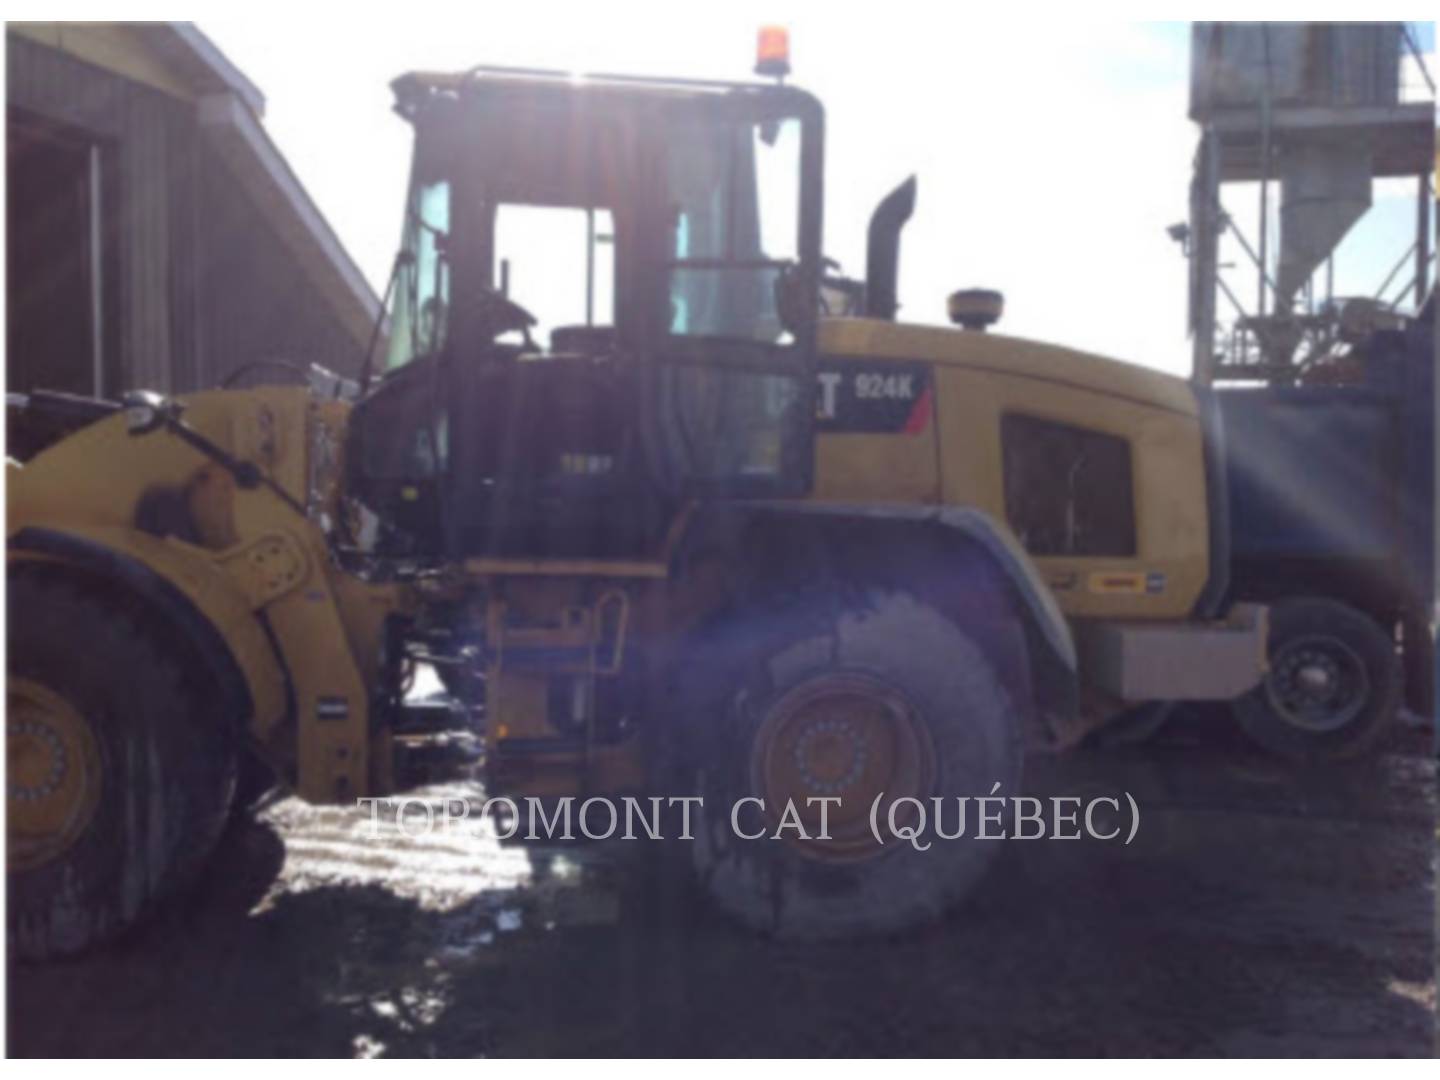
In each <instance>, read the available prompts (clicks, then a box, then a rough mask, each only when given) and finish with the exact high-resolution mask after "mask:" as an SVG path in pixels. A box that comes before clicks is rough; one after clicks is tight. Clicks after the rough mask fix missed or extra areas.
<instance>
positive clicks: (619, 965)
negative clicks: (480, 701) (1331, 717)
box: [8, 724, 1436, 1056]
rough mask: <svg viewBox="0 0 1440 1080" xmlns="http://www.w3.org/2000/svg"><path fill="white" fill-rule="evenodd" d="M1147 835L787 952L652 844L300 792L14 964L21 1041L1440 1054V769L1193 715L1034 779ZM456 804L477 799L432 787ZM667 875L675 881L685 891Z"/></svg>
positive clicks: (402, 1051) (202, 1050)
mask: <svg viewBox="0 0 1440 1080" xmlns="http://www.w3.org/2000/svg"><path fill="white" fill-rule="evenodd" d="M1028 786H1029V787H1030V789H1031V790H1033V791H1035V792H1036V793H1043V794H1047V795H1048V794H1079V795H1098V794H1114V793H1115V792H1116V791H1129V792H1131V793H1132V794H1133V795H1134V796H1135V798H1136V800H1137V802H1138V803H1139V805H1140V807H1141V826H1140V830H1139V834H1138V835H1137V837H1136V839H1135V841H1134V843H1133V844H1132V845H1131V846H1130V847H1128V848H1127V847H1122V846H1120V845H1118V844H1113V843H1111V844H1102V843H1096V842H1081V843H1075V842H1057V841H1043V842H1039V841H1036V842H1012V843H1009V844H1007V845H1006V847H1005V851H1004V854H1003V855H1002V857H1001V860H1000V863H999V865H998V866H997V868H996V870H995V871H994V872H993V873H992V874H991V875H990V876H989V877H988V878H987V879H986V880H985V882H984V883H983V884H982V886H981V887H980V888H979V889H978V890H977V892H976V893H975V895H974V896H973V897H972V899H971V900H970V901H969V902H968V903H967V904H965V905H964V906H963V907H962V908H961V909H959V910H957V911H956V912H954V913H953V915H952V916H951V917H950V918H949V919H948V920H947V921H946V922H945V923H943V924H941V925H937V926H932V927H929V928H926V929H924V930H921V931H918V932H914V933H912V934H909V935H906V936H904V937H902V938H899V939H895V940H891V941H878V942H861V943H850V944H842V945H833V946H824V947H817V946H813V945H806V946H799V945H782V944H776V943H773V942H769V941H765V940H761V939H758V938H755V937H753V936H750V935H748V934H746V933H745V932H743V931H741V930H738V929H736V928H734V927H732V926H730V925H729V924H727V923H726V922H724V921H723V920H722V919H720V918H718V917H717V916H715V915H713V914H712V913H711V912H710V911H708V910H707V909H706V908H705V907H704V905H703V904H701V903H700V902H698V900H697V899H696V898H695V897H693V896H691V895H689V894H688V892H687V891H686V890H685V889H684V888H683V887H681V886H679V885H678V884H676V882H677V880H678V879H675V878H672V877H668V876H661V877H659V878H656V877H654V876H647V875H645V874H642V873H639V872H638V871H637V867H636V864H637V858H636V855H635V848H636V846H637V845H634V844H631V845H624V844H611V845H609V846H601V845H590V846H588V847H580V846H573V845H557V846H549V847H542V848H536V847H530V848H526V847H511V846H509V845H502V844H500V843H498V842H497V840H496V839H495V836H494V833H493V829H492V827H491V826H489V825H487V824H479V823H474V822H467V823H464V824H463V825H461V826H458V827H456V828H453V829H451V830H449V831H447V832H436V833H433V834H431V835H430V836H428V837H424V838H418V837H417V838H405V837H403V836H400V835H399V834H398V833H397V830H396V826H395V825H394V824H393V823H391V824H387V825H384V826H382V828H381V830H380V836H379V837H373V838H372V837H371V836H370V835H369V834H370V831H371V827H370V823H369V817H368V814H366V813H360V812H356V811H351V810H337V809H314V808H309V807H305V806H302V805H300V804H298V803H296V802H294V801H293V800H290V801H285V802H282V803H279V804H277V805H275V806H273V807H272V808H271V809H270V810H268V811H266V812H265V813H264V814H263V815H262V817H261V819H260V820H259V821H257V822H251V823H247V824H244V825H241V826H237V827H236V828H235V829H234V830H232V832H231V834H230V835H229V836H228V837H227V838H226V840H225V841H224V846H223V849H222V850H221V851H220V853H219V855H218V857H217V860H216V868H215V871H214V872H213V873H212V874H211V875H210V877H209V879H208V880H207V882H206V883H205V885H204V887H203V888H202V890H201V892H200V894H199V895H198V896H197V897H195V898H194V900H193V901H192V902H190V903H189V904H187V905H186V906H185V907H184V909H183V910H182V911H179V912H177V913H175V914H174V915H173V916H171V917H169V918H168V919H167V920H166V921H165V922H163V923H161V924H158V925H155V926H153V927H150V928H148V929H147V930H145V931H144V932H141V933H138V934H136V935H134V936H132V937H131V938H130V939H129V940H127V941H125V942H123V943H121V944H120V945H118V946H116V947H114V948H112V949H110V950H107V951H106V952H104V953H102V954H100V955H96V956H93V957H89V958H86V959H83V960H79V961H73V962H69V963H63V964H57V965H53V966H49V967H44V968H25V967H22V968H15V969H12V970H11V971H10V973H9V1005H8V1020H9V1025H8V1041H9V1050H10V1052H11V1053H12V1054H17V1055H37V1054H45V1055H49V1054H58V1055H68V1054H83V1055H98V1056H110V1055H137V1054H158V1055H173V1054H188V1055H345V1056H348V1055H422V1056H423V1055H552V1056H570V1055H617V1054H618V1055H656V1054H659V1055H711V1054H720V1055H792V1054H806V1055H827V1054H852V1055H890V1054H911V1055H927V1056H928V1055H938V1056H949V1055H1006V1054H1030V1055H1095V1054H1110V1055H1152V1054H1167V1055H1172V1054H1173V1055H1196V1054H1199V1055H1232V1054H1258V1055H1268V1054H1289V1055H1311V1054H1323V1055H1376V1054H1380V1055H1385V1054H1398V1055H1430V1054H1433V1053H1434V1052H1435V1047H1436V1043H1435V1038H1436V1024H1435V1006H1436V998H1435V983H1434V970H1435V968H1434V965H1435V931H1436V908H1435V891H1434V887H1433V886H1434V857H1435V850H1436V832H1435V762H1434V759H1433V758H1432V757H1430V756H1429V748H1428V735H1427V734H1425V733H1422V732H1416V731H1412V732H1410V733H1408V734H1407V735H1405V736H1403V737H1399V738H1397V739H1396V741H1395V744H1394V746H1393V747H1392V748H1391V750H1390V751H1389V752H1387V753H1386V754H1385V755H1383V756H1382V757H1380V758H1379V759H1377V760H1375V761H1372V762H1367V763H1361V764H1356V765H1352V766H1348V767H1346V768H1343V769H1330V770H1326V771H1323V772H1316V773H1311V774H1307V775H1305V776H1304V777H1303V779H1302V778H1300V777H1299V775H1298V774H1297V773H1296V771H1295V770H1294V769H1293V768H1290V767H1288V766H1284V765H1281V764H1278V763H1276V762H1274V761H1272V760H1269V759H1267V758H1264V757H1261V756H1259V755H1258V754H1256V753H1254V752H1252V751H1250V750H1249V749H1248V748H1246V747H1245V746H1243V745H1241V744H1239V743H1238V741H1237V740H1235V739H1232V738H1229V737H1225V736H1220V735H1217V734H1215V731H1214V729H1213V728H1211V729H1209V731H1208V733H1201V732H1199V731H1197V728H1196V727H1195V725H1193V724H1192V725H1189V726H1187V725H1184V724H1177V725H1175V726H1174V728H1173V730H1171V731H1170V732H1167V733H1166V734H1165V735H1163V736H1162V737H1161V740H1160V742H1159V743H1158V744H1152V745H1150V746H1148V747H1146V748H1144V749H1143V750H1132V751H1125V752H1118V751H1111V752H1107V753H1100V752H1086V753H1081V754H1077V755H1072V756H1071V757H1069V758H1067V759H1065V760H1063V761H1045V762H1040V763H1038V764H1036V765H1035V766H1033V767H1032V771H1031V776H1030V779H1029V782H1028ZM428 794H429V795H430V796H432V797H433V798H437V799H439V798H443V797H446V796H454V795H457V794H459V795H464V794H473V793H471V792H468V791H467V790H466V789H464V788H463V787H455V788H447V789H443V790H439V789H437V790H432V791H430V792H428ZM657 882H658V884H657Z"/></svg>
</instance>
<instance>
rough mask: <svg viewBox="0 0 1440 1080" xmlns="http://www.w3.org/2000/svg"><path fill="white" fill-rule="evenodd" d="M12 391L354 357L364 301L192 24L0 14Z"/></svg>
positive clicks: (224, 63)
mask: <svg viewBox="0 0 1440 1080" xmlns="http://www.w3.org/2000/svg"><path fill="white" fill-rule="evenodd" d="M5 37H6V42H5V44H6V61H7V80H6V175H7V180H8V194H7V201H6V215H7V244H6V259H7V293H6V305H7V313H8V322H7V327H8V329H7V335H6V350H7V351H6V378H7V389H9V390H11V391H21V392H23V391H26V390H30V389H33V388H36V387H44V388H48V389H57V390H65V391H70V392H72V393H83V394H99V395H103V396H113V395H115V394H116V393H118V392H120V391H123V390H124V389H127V388H131V387H148V388H153V389H159V390H164V391H174V392H183V391H187V390H193V389H198V388H203V387H206V386H213V385H215V384H216V383H217V382H219V381H220V380H222V379H223V378H225V377H226V375H227V374H229V373H231V372H233V371H235V370H236V369H237V368H239V367H241V366H242V365H245V364H250V363H253V362H256V361H266V362H268V361H274V360H284V361H288V362H291V363H298V364H300V365H302V366H303V365H305V364H308V363H309V362H311V361H315V362H319V363H321V364H324V365H325V366H327V367H330V368H332V369H335V370H338V371H342V372H351V371H353V370H354V369H355V368H356V367H357V366H358V361H359V358H360V354H361V352H362V351H363V349H364V347H365V343H366V341H367V339H368V337H369V334H370V332H371V329H372V327H373V325H374V320H375V318H376V314H377V310H378V302H377V300H376V297H375V295H374V293H373V291H372V290H371V288H370V287H369V285H368V284H367V283H366V281H365V279H364V278H363V276H362V275H361V274H360V272H359V270H358V269H357V268H356V266H355V264H354V263H353V262H352V261H351V259H350V257H349V256H348V255H347V254H346V252H345V250H344V248H343V247H342V246H341V244H340V242H339V240H338V239H337V238H336V236H335V234H334V233H333V232H332V230H331V229H330V227H329V226H328V225H327V224H326V222H325V220H324V218H323V217H322V216H321V214H320V213H319V211H318V210H317V209H316V207H315V205H314V203H313V202H312V201H311V200H310V198H309V196H308V195H307V194H306V193H305V191H304V189H303V188H302V187H301V185H300V184H299V182H298V181H297V180H296V178H295V176H294V174H293V173H292V172H291V171H290V169H289V167H288V166H287V165H286V162H285V159H284V158H283V157H282V156H281V154H280V152H279V151H278V150H277V149H276V147H275V145H274V143H272V142H271V141H270V139H269V137H268V136H267V135H266V133H265V129H264V127H263V126H262V124H261V119H262V117H263V115H264V108H265V102H264V98H263V97H262V96H261V94H260V92H259V91H258V90H257V89H256V87H255V86H254V85H253V84H251V83H250V82H249V80H247V79H246V78H245V76H244V75H243V74H242V73H241V72H240V71H238V70H237V69H236V68H235V67H234V66H233V65H232V64H231V63H230V62H229V61H228V60H226V58H225V57H224V56H223V55H222V54H221V53H220V51H219V50H218V49H217V48H216V47H215V46H214V45H213V44H212V43H211V42H210V41H209V40H208V39H207V38H206V37H205V36H204V35H203V34H202V33H200V31H198V30H197V29H196V28H195V27H194V26H192V25H189V24H186V23H88V24H87V23H18V24H17V23H10V24H8V25H7V28H6V35H5Z"/></svg>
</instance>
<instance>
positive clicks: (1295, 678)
mask: <svg viewBox="0 0 1440 1080" xmlns="http://www.w3.org/2000/svg"><path fill="white" fill-rule="evenodd" d="M1265 691H1266V695H1267V696H1268V697H1269V699H1270V704H1271V706H1272V707H1273V708H1274V710H1275V713H1276V714H1277V715H1278V716H1279V717H1280V718H1281V719H1283V720H1284V721H1285V722H1286V723H1288V724H1290V725H1291V726H1292V727H1296V728H1299V729H1300V730H1302V731H1306V732H1311V733H1314V734H1323V733H1325V732H1331V731H1338V730H1340V729H1341V728H1343V727H1345V726H1346V725H1347V724H1349V723H1350V722H1351V721H1353V720H1354V719H1355V718H1356V717H1357V716H1359V715H1360V713H1361V711H1362V710H1363V709H1364V708H1365V703H1366V701H1367V700H1368V699H1369V697H1370V677H1369V675H1368V673H1367V672H1366V670H1365V662H1364V661H1363V660H1361V659H1360V656H1359V654H1358V653H1356V652H1355V650H1354V649H1352V648H1350V646H1349V645H1347V644H1345V642H1343V641H1341V640H1340V639H1339V638H1335V637H1331V636H1329V635H1328V634H1313V635H1309V636H1306V637H1301V638H1295V639H1293V640H1291V641H1287V642H1286V643H1285V644H1284V645H1283V646H1281V648H1280V650H1279V651H1278V652H1277V653H1276V654H1275V656H1273V657H1272V658H1271V660H1270V674H1269V675H1268V676H1267V677H1266V680H1265Z"/></svg>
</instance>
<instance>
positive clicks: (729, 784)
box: [688, 591, 1022, 939]
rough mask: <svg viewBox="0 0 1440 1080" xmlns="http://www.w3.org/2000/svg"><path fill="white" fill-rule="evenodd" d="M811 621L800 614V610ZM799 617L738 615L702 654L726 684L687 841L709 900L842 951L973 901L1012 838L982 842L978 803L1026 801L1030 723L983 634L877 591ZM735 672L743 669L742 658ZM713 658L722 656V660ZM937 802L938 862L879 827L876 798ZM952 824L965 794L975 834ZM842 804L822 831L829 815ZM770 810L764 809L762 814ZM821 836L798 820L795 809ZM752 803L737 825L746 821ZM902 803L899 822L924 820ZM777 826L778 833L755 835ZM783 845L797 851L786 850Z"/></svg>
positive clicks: (785, 933)
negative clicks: (788, 812)
mask: <svg viewBox="0 0 1440 1080" xmlns="http://www.w3.org/2000/svg"><path fill="white" fill-rule="evenodd" d="M788 610H795V609H793V608H792V609H788ZM799 611H800V612H801V614H799V615H786V614H776V613H772V614H770V615H769V616H766V617H759V618H754V619H744V618H738V619H734V620H732V621H731V622H730V624H729V625H728V626H727V627H726V628H725V629H723V630H722V631H721V632H720V634H719V635H718V639H717V642H716V653H715V654H712V655H711V656H710V657H706V658H703V662H704V663H705V665H706V667H707V669H708V670H709V674H710V678H711V679H714V678H715V677H719V678H721V679H723V680H724V684H725V690H727V691H728V692H725V693H722V694H720V695H718V696H717V698H716V699H715V704H714V705H713V706H712V707H711V708H710V709H708V710H706V715H702V716H699V717H697V719H699V720H700V721H701V722H702V723H703V724H704V725H705V728H706V732H705V734H706V735H708V736H709V738H708V740H706V739H705V738H704V736H702V751H701V754H700V761H701V764H700V768H699V794H700V795H701V796H702V798H703V799H704V803H703V809H702V811H701V813H700V815H699V816H700V821H699V823H698V824H697V825H696V826H695V839H694V841H693V842H692V843H690V844H689V845H688V847H689V848H690V851H691V862H692V865H693V869H694V870H695V872H696V874H697V877H698V880H699V882H700V884H701V886H702V888H703V889H704V890H705V891H706V892H707V893H708V894H709V896H710V897H711V898H712V899H713V901H714V902H715V903H716V904H717V905H718V906H719V907H720V908H721V909H722V910H723V911H725V912H727V913H728V914H730V915H731V916H733V917H734V918H736V919H738V920H739V921H740V922H742V923H744V924H746V925H747V926H749V927H751V928H753V929H757V930H760V931H762V932H765V933H769V934H773V935H776V936H778V937H786V938H804V939H825V938H837V937H850V936H856V935H866V934H878V933H888V932H893V931H898V930H901V929H904V928H907V927H910V926H912V925H916V924H919V923H922V922H926V921H929V920H931V919H933V918H935V917H937V916H939V915H940V914H941V913H942V912H944V911H945V910H946V909H947V908H948V907H950V906H951V905H952V904H954V903H955V902H956V901H958V900H959V899H960V898H961V897H963V896H964V895H965V894H966V892H967V891H968V890H969V889H970V888H971V886H972V885H973V884H974V883H975V882H976V881H977V880H978V879H979V877H980V876H981V874H982V872H983V871H984V870H985V868H986V866H987V865H988V864H989V862H990V861H991V859H992V858H993V857H994V856H995V855H996V854H998V852H999V848H1000V843H999V842H998V841H995V840H977V839H974V838H973V837H974V835H975V825H976V821H977V818H976V816H975V805H976V804H975V803H974V802H973V798H974V797H978V796H987V795H990V794H991V793H992V789H993V788H994V787H995V785H996V784H997V783H998V784H999V785H1000V788H999V794H1001V795H1002V796H1003V795H1012V796H1013V795H1015V794H1017V785H1018V784H1019V781H1020V769H1021V759H1022V745H1021V724H1020V718H1019V717H1018V716H1017V715H1016V711H1015V709H1014V707H1013V706H1012V702H1011V698H1010V695H1008V694H1007V693H1006V690H1005V687H1004V686H1002V685H1001V682H1000V680H999V678H998V677H997V676H996V673H995V670H994V669H993V667H992V666H991V664H990V663H989V662H988V661H987V659H986V658H985V656H984V655H983V654H982V652H981V650H980V649H979V647H978V646H977V645H976V643H975V642H974V641H973V640H971V638H970V637H969V636H968V635H967V633H966V632H965V631H964V630H963V629H962V628H961V627H959V626H957V625H956V624H955V623H954V622H952V621H951V620H950V619H948V618H946V617H945V616H944V615H942V614H941V613H940V612H939V611H937V610H936V609H934V608H933V607H930V606H929V605H927V604H925V603H922V602H921V601H919V600H917V599H915V598H914V597H913V596H911V595H910V594H908V593H905V592H893V591H871V592H869V593H868V594H867V595H866V596H864V597H863V598H862V599H861V600H860V602H858V603H856V604H854V605H850V606H847V607H844V608H840V609H836V607H835V602H834V601H830V600H827V599H826V598H820V597H815V598H812V599H811V601H810V602H809V603H806V604H802V605H800V606H799ZM727 660H728V662H727ZM712 661H714V662H713V663H712ZM881 793H883V795H884V800H883V802H882V804H881V805H882V807H883V806H889V805H891V804H892V803H893V801H894V800H896V799H899V798H901V797H908V798H911V799H917V800H920V801H921V803H922V804H923V805H924V807H925V809H926V811H927V813H928V815H929V819H930V828H929V829H927V833H926V834H925V835H924V836H923V837H922V838H921V839H920V841H919V842H920V843H926V842H928V843H929V848H928V850H924V851H921V850H917V849H916V847H914V846H912V845H911V844H909V843H906V842H903V841H902V840H899V839H896V838H895V837H894V836H893V835H891V834H890V833H889V830H888V825H887V823H886V822H887V814H886V812H885V811H884V810H882V811H881V813H880V816H879V822H880V827H881V837H882V838H883V840H884V843H883V844H879V843H877V842H876V840H875V837H874V835H873V833H872V829H871V821H870V812H871V804H872V801H873V800H874V799H875V798H876V797H877V796H879V795H881ZM936 796H943V797H944V798H945V802H946V804H947V805H946V814H947V819H946V822H945V828H946V829H947V831H952V832H953V831H954V830H955V829H956V828H957V827H958V826H957V821H958V817H957V815H958V810H959V807H958V804H957V802H956V799H955V797H957V796H971V797H972V801H971V802H970V804H969V807H970V809H969V814H968V821H967V826H966V829H967V831H966V833H965V838H964V839H948V840H947V839H939V838H937V837H935V836H934V835H933V825H934V804H933V803H932V801H931V800H932V799H933V798H934V797H936ZM823 797H830V798H839V799H841V800H842V801H841V803H840V804H838V805H833V804H832V805H831V806H830V807H829V808H828V828H827V829H825V830H824V834H825V835H821V833H822V830H821V827H820V826H821V818H820V806H819V804H815V805H814V806H811V805H809V804H808V803H807V799H810V798H823ZM742 799H751V800H754V799H763V800H764V810H763V812H762V811H761V809H760V808H759V806H757V804H755V803H754V802H753V801H752V802H746V803H743V804H739V800H742ZM792 803H793V805H794V807H795V810H796V812H797V815H798V820H799V821H800V822H801V823H802V824H803V826H804V831H805V833H806V834H807V835H806V836H805V837H802V836H800V835H799V832H798V830H796V829H794V828H793V827H790V828H784V827H778V826H781V825H782V824H783V819H784V811H785V808H786V806H787V805H788V804H792ZM737 804H739V809H738V813H736V817H735V818H734V819H733V821H732V812H735V808H736V807H737ZM914 809H915V808H914V804H913V803H912V804H904V803H901V804H898V811H899V812H897V814H896V821H895V823H896V825H897V826H913V825H917V824H919V820H918V818H917V817H916V816H915V814H914V812H913V811H914ZM737 824H738V826H739V828H740V829H741V830H743V831H744V832H746V833H750V834H754V833H757V832H760V831H761V830H764V831H765V833H766V836H767V838H766V839H743V838H741V837H740V836H738V835H737V832H736V829H735V828H734V826H735V825H737ZM776 833H779V834H781V835H782V836H783V838H782V839H770V838H768V837H769V836H772V835H774V834H776Z"/></svg>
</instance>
